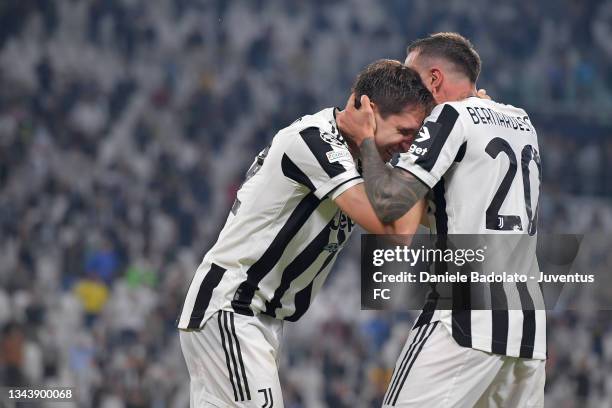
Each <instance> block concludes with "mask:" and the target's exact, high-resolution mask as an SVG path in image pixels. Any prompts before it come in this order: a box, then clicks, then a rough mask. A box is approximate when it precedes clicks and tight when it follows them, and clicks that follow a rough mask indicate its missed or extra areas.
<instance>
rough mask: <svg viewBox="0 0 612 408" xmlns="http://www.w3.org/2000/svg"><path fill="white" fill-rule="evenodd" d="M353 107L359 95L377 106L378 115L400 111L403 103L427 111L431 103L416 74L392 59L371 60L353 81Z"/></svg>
mask: <svg viewBox="0 0 612 408" xmlns="http://www.w3.org/2000/svg"><path fill="white" fill-rule="evenodd" d="M353 92H354V93H355V106H356V107H357V108H359V107H360V105H361V103H360V102H359V100H360V98H361V96H362V95H367V96H368V98H370V100H371V101H372V102H374V103H375V104H376V106H378V110H379V113H380V115H381V116H382V117H383V118H384V117H386V116H388V115H392V114H396V113H400V112H401V111H402V110H403V109H404V108H405V107H406V106H407V105H418V106H420V107H422V108H423V109H425V111H426V112H427V113H429V111H431V109H432V108H433V106H434V105H435V103H434V100H433V97H432V96H431V93H429V91H428V90H427V88H426V87H425V85H423V82H421V78H420V77H419V74H418V73H417V72H416V71H414V70H413V69H411V68H408V67H407V66H405V65H404V64H402V63H401V62H399V61H396V60H390V59H381V60H378V61H374V62H373V63H371V64H370V65H368V66H367V67H366V68H365V69H364V70H363V71H361V72H360V73H359V75H358V76H357V79H356V80H355V83H354V84H353Z"/></svg>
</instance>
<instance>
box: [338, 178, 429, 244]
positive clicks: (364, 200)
mask: <svg viewBox="0 0 612 408" xmlns="http://www.w3.org/2000/svg"><path fill="white" fill-rule="evenodd" d="M335 203H336V205H338V207H340V209H341V210H342V211H343V212H344V213H345V214H347V215H348V216H349V217H350V218H351V219H352V220H353V221H355V222H356V223H357V224H359V225H361V226H362V227H363V228H364V229H365V230H366V231H368V232H369V233H371V234H397V235H400V234H401V235H412V234H415V233H416V231H417V229H418V227H419V223H420V222H421V218H422V215H423V213H424V212H425V202H424V200H420V201H419V202H418V203H417V205H415V206H414V207H413V208H412V209H410V211H407V212H405V213H404V214H402V217H400V218H399V219H398V220H396V221H395V222H392V223H389V224H384V223H383V222H381V220H380V219H379V217H378V215H377V214H376V212H375V211H374V208H373V207H372V205H371V204H370V201H369V200H368V197H367V196H366V192H365V188H364V185H363V184H358V185H356V186H353V187H351V188H349V189H348V190H346V191H345V192H343V193H342V194H340V195H339V196H338V197H337V198H336V199H335Z"/></svg>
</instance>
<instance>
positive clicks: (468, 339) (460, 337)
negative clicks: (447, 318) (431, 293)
mask: <svg viewBox="0 0 612 408" xmlns="http://www.w3.org/2000/svg"><path fill="white" fill-rule="evenodd" d="M454 298H455V296H454V293H453V300H454ZM452 320H453V322H452V327H453V329H452V330H453V338H454V339H455V341H456V342H457V344H459V345H460V346H462V347H470V348H471V347H472V311H471V310H457V309H453V311H452Z"/></svg>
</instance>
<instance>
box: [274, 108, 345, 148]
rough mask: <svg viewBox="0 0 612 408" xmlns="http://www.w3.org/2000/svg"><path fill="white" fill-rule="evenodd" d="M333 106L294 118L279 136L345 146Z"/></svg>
mask: <svg viewBox="0 0 612 408" xmlns="http://www.w3.org/2000/svg"><path fill="white" fill-rule="evenodd" d="M334 110H335V108H326V109H323V110H321V111H319V112H317V113H313V114H311V115H305V116H302V117H300V118H298V119H296V120H295V121H294V122H293V123H292V124H291V125H289V126H287V127H286V128H284V129H283V130H281V131H280V132H279V136H281V137H283V138H286V139H291V138H295V137H301V138H303V139H306V140H308V139H321V140H322V141H323V142H325V143H327V144H330V145H334V146H347V143H346V140H344V138H343V137H342V135H341V134H340V132H339V131H338V126H337V124H336V119H335V115H334Z"/></svg>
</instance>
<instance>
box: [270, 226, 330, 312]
mask: <svg viewBox="0 0 612 408" xmlns="http://www.w3.org/2000/svg"><path fill="white" fill-rule="evenodd" d="M334 220H335V217H332V219H331V221H330V222H329V223H328V224H327V225H326V226H325V227H324V228H323V229H322V230H321V232H319V233H318V234H317V236H316V237H315V238H314V239H313V240H312V241H310V243H309V244H308V245H307V246H306V248H304V250H303V251H302V252H300V254H299V255H298V256H296V257H295V259H294V260H293V261H291V263H290V264H289V265H287V267H286V268H285V270H284V271H283V274H282V276H281V281H280V284H279V285H278V287H277V288H276V290H275V291H274V296H272V299H270V301H269V302H267V303H266V311H265V314H267V315H269V316H272V317H276V309H277V308H278V307H280V306H281V299H282V297H283V295H284V294H285V292H287V289H289V287H290V286H291V282H293V281H294V280H295V279H297V278H298V277H299V276H300V275H301V274H303V273H304V272H305V271H306V270H307V269H308V268H309V267H310V266H311V265H312V264H313V262H315V261H316V260H317V258H318V257H319V255H321V253H322V252H323V251H324V248H325V245H327V243H328V242H329V234H330V232H331V230H332V226H333V224H334Z"/></svg>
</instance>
